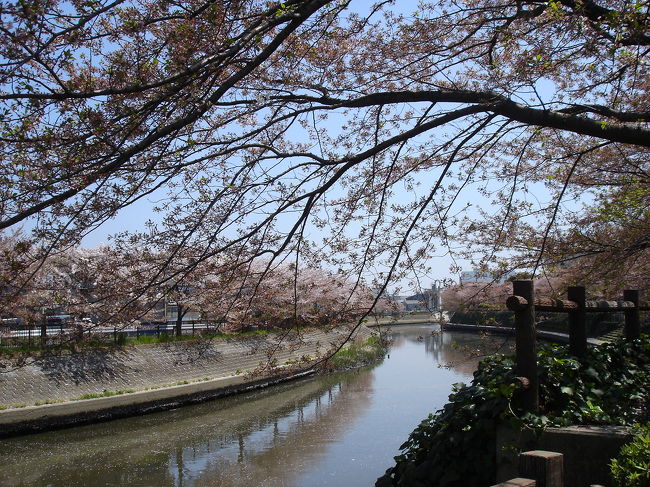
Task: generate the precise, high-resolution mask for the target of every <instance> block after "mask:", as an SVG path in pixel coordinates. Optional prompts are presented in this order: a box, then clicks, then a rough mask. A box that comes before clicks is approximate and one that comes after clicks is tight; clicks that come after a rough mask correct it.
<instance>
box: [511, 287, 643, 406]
mask: <svg viewBox="0 0 650 487" xmlns="http://www.w3.org/2000/svg"><path fill="white" fill-rule="evenodd" d="M512 290H513V295H512V296H510V297H509V298H508V299H507V300H506V306H507V307H508V309H509V310H511V311H514V313H515V345H516V352H515V353H516V371H517V375H518V376H520V377H521V378H522V379H523V380H524V382H525V384H526V386H527V387H526V389H525V390H524V391H523V393H522V395H521V397H520V401H521V406H522V407H523V408H524V409H526V410H528V411H537V409H538V405H539V396H538V394H539V393H538V389H539V386H538V383H537V382H538V381H537V346H536V329H535V312H536V311H550V312H555V313H568V315H569V350H570V351H571V353H572V354H573V355H575V356H576V357H578V358H582V357H584V356H585V355H586V353H587V320H586V313H588V312H600V313H614V312H623V313H624V315H625V338H626V339H627V340H634V339H636V338H639V336H640V335H641V326H640V325H641V319H640V312H641V311H642V310H643V311H647V310H649V309H650V308H649V307H647V306H643V307H642V306H640V292H639V291H638V290H625V291H624V292H623V299H622V300H600V301H587V300H586V289H585V288H584V286H572V287H569V289H568V292H567V299H551V298H538V297H536V296H535V287H534V284H533V281H530V280H520V281H513V283H512Z"/></svg>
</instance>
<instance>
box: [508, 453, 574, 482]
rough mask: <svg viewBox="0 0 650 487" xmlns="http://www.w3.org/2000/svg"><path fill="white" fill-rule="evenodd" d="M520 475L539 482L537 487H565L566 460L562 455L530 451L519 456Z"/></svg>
mask: <svg viewBox="0 0 650 487" xmlns="http://www.w3.org/2000/svg"><path fill="white" fill-rule="evenodd" d="M519 475H521V476H522V477H526V478H532V479H535V480H536V481H537V487H564V460H563V456H562V454H561V453H556V452H550V451H540V450H534V451H528V452H525V453H522V454H521V455H519Z"/></svg>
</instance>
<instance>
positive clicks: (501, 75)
mask: <svg viewBox="0 0 650 487" xmlns="http://www.w3.org/2000/svg"><path fill="white" fill-rule="evenodd" d="M1 8H2V20H1V22H2V24H1V27H2V28H1V29H0V103H1V104H2V107H1V108H0V111H1V113H2V118H1V120H0V133H1V134H2V135H1V137H0V153H1V154H2V156H1V161H2V166H1V169H0V195H1V198H0V199H1V201H2V204H1V206H0V215H1V216H0V229H7V230H11V229H13V228H15V227H16V226H17V225H21V224H24V225H27V226H29V228H31V229H32V230H31V242H30V244H31V248H33V249H34V251H33V252H32V254H31V257H30V258H31V259H32V261H33V262H34V263H35V265H37V266H38V265H40V263H42V262H43V261H44V260H47V259H48V258H51V256H54V255H56V254H57V253H58V252H60V251H62V250H63V249H64V248H67V247H68V246H70V245H73V244H77V243H79V242H80V240H81V239H82V238H83V236H84V235H86V234H88V233H89V232H92V231H93V230H94V229H95V228H97V227H98V226H99V225H101V224H102V223H104V222H106V221H108V220H109V219H111V218H113V217H114V216H115V215H117V213H118V212H119V211H120V210H121V209H123V208H126V207H128V206H130V205H132V204H133V203H135V202H137V201H140V200H142V199H145V198H147V197H150V196H151V195H156V198H157V199H159V200H160V201H161V204H160V205H159V208H158V210H159V212H160V214H161V215H164V217H161V218H159V219H154V221H153V222H151V223H150V225H149V227H148V228H147V229H146V231H144V229H143V232H141V233H138V234H137V235H131V236H129V235H123V236H122V237H121V238H123V240H124V241H127V242H128V241H129V239H133V241H134V242H135V241H137V242H138V245H140V248H142V249H147V251H148V252H150V253H151V255H155V254H156V253H158V252H160V253H163V254H164V255H167V258H166V259H164V260H162V261H159V262H158V264H157V265H156V267H155V269H153V270H151V272H149V271H150V270H147V272H146V278H145V279H142V276H140V277H139V278H138V276H137V275H136V274H137V273H134V274H133V275H131V276H130V277H129V279H124V282H125V283H128V282H131V284H132V285H133V288H134V289H135V291H134V290H131V291H126V288H125V291H124V292H123V293H122V295H123V296H124V297H125V299H127V302H128V301H129V300H130V301H133V300H134V299H136V297H137V296H142V295H143V293H146V292H147V291H146V288H149V289H157V288H159V286H160V285H164V284H167V285H169V286H171V285H172V284H173V282H174V279H175V277H171V276H176V277H182V274H183V273H184V272H186V273H188V274H189V273H192V272H194V271H195V270H197V269H198V268H199V267H200V266H201V263H202V262H208V261H209V260H210V259H215V258H216V259H223V261H226V262H228V263H229V264H228V267H229V268H230V273H231V274H232V275H234V274H238V273H239V274H241V273H246V272H247V271H252V272H253V274H255V272H256V270H255V265H254V263H255V262H259V261H260V260H266V261H267V262H269V264H267V267H269V269H273V268H277V266H278V265H279V263H281V262H285V261H287V262H288V261H294V260H295V261H296V262H297V265H296V269H299V268H306V267H318V266H323V267H325V268H326V269H329V270H330V271H331V272H333V273H338V272H339V271H341V272H343V273H344V275H346V277H347V276H351V278H352V280H351V282H353V283H354V284H353V285H352V287H351V288H348V291H350V292H352V291H353V290H354V289H358V288H359V286H362V285H363V283H364V282H365V281H368V282H370V281H373V280H375V278H376V277H378V276H380V279H379V280H380V281H381V282H382V291H383V290H385V289H386V287H387V286H388V284H389V283H391V282H394V281H396V280H400V279H403V278H405V277H407V276H409V275H412V274H415V275H417V274H418V273H422V272H424V273H426V272H427V266H428V265H429V257H430V256H431V255H436V254H438V255H439V254H448V255H451V256H452V258H458V257H467V258H473V257H476V256H477V255H478V257H476V258H477V264H479V265H485V266H496V268H497V270H499V271H500V272H502V273H507V272H510V271H512V270H515V269H516V268H527V269H530V270H532V271H533V272H535V273H536V274H538V273H539V272H540V270H545V269H546V268H548V267H549V266H552V265H557V264H558V263H561V262H567V261H569V260H571V259H573V258H575V257H580V258H585V259H587V261H586V262H589V263H590V267H585V268H586V269H594V270H598V271H599V272H601V271H602V272H601V277H602V278H603V279H611V278H614V277H619V276H621V274H622V273H618V274H616V273H615V272H611V273H608V272H605V270H604V266H605V267H609V268H610V269H611V268H613V267H616V266H619V261H620V260H621V259H625V265H624V266H622V267H624V268H625V269H627V270H629V273H632V276H633V278H634V279H636V280H637V281H638V282H639V283H640V284H639V285H640V286H641V287H647V284H648V280H647V275H648V274H647V272H646V271H647V262H648V248H649V246H648V242H647V234H648V232H647V228H648V227H647V221H648V216H647V204H648V198H647V196H648V193H647V191H645V189H644V188H647V187H648V158H647V155H648V147H649V146H650V130H649V128H648V119H649V117H650V111H649V108H648V93H649V90H648V63H647V59H648V45H649V43H650V37H649V36H648V31H649V29H648V23H649V14H648V3H647V1H631V0H613V1H608V2H601V1H598V0H583V1H581V2H575V1H573V0H557V1H540V0H517V1H514V0H466V1H464V2H456V1H447V0H431V1H423V2H420V4H419V5H418V7H417V8H418V9H417V10H416V11H405V10H404V7H403V5H402V4H401V3H400V4H396V3H393V2H388V1H385V2H379V3H377V4H375V5H373V6H369V5H368V4H367V3H365V2H361V1H357V0H349V1H328V0H291V1H287V2H273V1H270V2H267V1H261V0H259V1H256V0H229V1H223V2H213V1H202V0H192V1H187V2H186V1H183V2H174V3H172V2H158V1H155V2H154V1H149V0H117V1H115V2H107V1H101V0H100V1H99V2H92V3H83V2H82V3H79V2H72V3H70V2H60V1H57V0H48V1H47V2H45V1H43V0H29V1H25V0H21V1H20V2H5V3H3V5H2V7H1ZM400 9H401V10H400ZM583 204H585V205H587V206H586V207H582V206H581V205H583ZM476 206H480V211H478V210H474V208H475V207H476ZM628 210H629V211H628ZM156 222H158V223H156ZM26 228H27V227H26ZM610 237H611V238H615V239H616V242H615V245H609V244H608V241H607V239H608V238H610ZM468 241H469V242H471V245H470V246H468V245H467V242H468ZM465 252H469V254H466V253H465ZM188 254H191V255H190V256H189V257H188ZM177 257H179V258H178V259H177ZM612 259H616V260H615V261H613V260H612ZM179 261H182V262H185V269H184V270H179V269H178V268H177V267H175V264H174V263H175V262H179ZM612 262H615V265H614V266H612ZM639 263H640V265H639ZM134 265H135V264H134ZM197 272H200V271H198V270H197ZM629 273H625V274H626V276H629V275H630V274H629ZM139 274H142V272H139ZM262 274H265V273H264V272H262ZM225 275H228V273H226V274H225ZM294 276H297V274H294ZM10 279H11V278H10ZM254 281H255V277H253V281H250V282H254ZM240 282H241V279H240ZM299 283H300V281H296V283H294V285H293V289H294V290H295V289H296V288H297V287H298V286H299ZM168 289H171V287H168ZM247 289H254V290H256V291H259V292H262V291H263V290H264V287H263V286H261V285H259V286H258V285H253V286H252V287H251V288H247ZM289 290H290V288H289ZM301 291H304V292H305V293H307V292H308V289H307V288H304V289H301ZM380 294H381V293H380ZM293 297H294V300H295V299H296V298H297V293H295V292H294V294H293ZM351 297H352V295H350V299H351ZM376 299H378V298H376ZM251 302H252V301H251ZM293 307H294V309H298V308H300V309H301V313H303V311H302V310H303V309H304V310H305V311H304V313H303V315H304V316H308V315H309V313H307V311H306V309H307V308H304V306H303V305H300V304H299V303H298V302H294V304H293ZM294 315H296V313H294Z"/></svg>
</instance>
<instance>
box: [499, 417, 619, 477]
mask: <svg viewBox="0 0 650 487" xmlns="http://www.w3.org/2000/svg"><path fill="white" fill-rule="evenodd" d="M631 439H632V434H631V433H630V432H629V431H628V430H627V429H626V428H624V427H620V426H572V427H566V428H547V429H546V430H544V432H543V433H542V434H541V436H538V435H537V434H536V432H535V431H533V430H530V429H523V430H519V429H512V428H510V427H502V428H500V429H499V431H498V432H497V445H496V447H497V481H499V482H502V481H505V480H507V479H510V478H513V477H517V476H518V475H519V471H518V466H519V464H518V453H519V452H522V451H529V450H546V451H552V452H557V453H562V454H563V455H564V485H565V487H585V486H586V485H610V484H611V479H610V472H609V463H610V461H611V459H612V458H615V457H616V456H618V452H619V450H620V449H621V447H622V446H623V445H624V444H626V443H628V442H629V441H631Z"/></svg>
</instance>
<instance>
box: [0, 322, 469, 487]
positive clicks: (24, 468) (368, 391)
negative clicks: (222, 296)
mask: <svg viewBox="0 0 650 487" xmlns="http://www.w3.org/2000/svg"><path fill="white" fill-rule="evenodd" d="M432 332H433V333H432ZM392 333H393V338H394V346H393V349H392V350H391V354H390V358H387V359H386V360H385V361H384V362H383V363H381V364H379V365H377V366H375V367H370V368H365V369H361V370H358V371H352V372H347V373H341V374H335V375H331V376H326V377H319V378H316V379H309V380H303V381H301V382H296V383H292V384H285V385H282V386H278V387H275V388H273V389H270V390H266V391H259V392H255V393H250V394H246V395H242V396H237V397H232V398H228V399H224V400H218V401H213V402H209V403H204V404H201V405H196V406H191V407H186V408H181V409H178V410H174V411H168V412H164V413H157V414H152V415H147V416H142V417H138V418H129V419H125V420H119V421H113V422H109V423H104V424H98V425H92V426H86V427H80V428H75V429H70V430H64V431H59V432H51V433H43V434H37V435H31V436H25V437H21V438H13V439H9V440H3V441H0V486H14V485H25V486H53V487H54V486H75V485H83V486H87V485H93V486H102V485H105V486H113V485H116V486H117V485H130V486H225V487H228V486H240V485H250V486H256V485H264V486H294V485H295V486H303V485H305V486H306V485H309V486H312V485H333V484H337V483H338V484H339V485H345V486H354V485H372V484H373V483H374V479H376V478H377V477H378V476H379V475H381V474H382V473H383V471H384V470H385V469H386V468H387V467H388V466H389V465H390V463H391V459H392V457H393V456H394V455H396V454H397V453H398V447H399V445H400V444H401V443H402V442H403V441H404V440H405V439H406V437H407V435H408V433H409V432H410V431H411V430H412V429H413V428H414V427H415V426H416V425H417V424H418V423H419V421H420V420H421V419H422V418H423V417H425V416H426V414H427V413H428V412H431V411H434V410H435V409H437V408H439V407H441V406H442V405H443V404H444V402H445V401H446V398H447V395H448V394H449V390H450V385H451V384H452V383H454V382H458V381H459V380H464V379H466V378H467V377H468V376H469V375H471V373H472V371H473V370H474V368H475V366H476V360H469V361H468V360H467V355H466V354H467V350H468V348H467V347H476V346H477V344H479V343H480V341H477V340H476V338H475V337H472V336H471V335H462V334H458V335H453V334H448V333H444V334H442V333H438V332H437V331H436V328H435V327H421V326H420V327H408V328H399V329H398V328H394V329H393V332H392ZM448 363H451V364H452V367H451V368H449V369H448V368H444V367H443V368H440V367H438V365H441V364H442V365H444V364H448Z"/></svg>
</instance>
